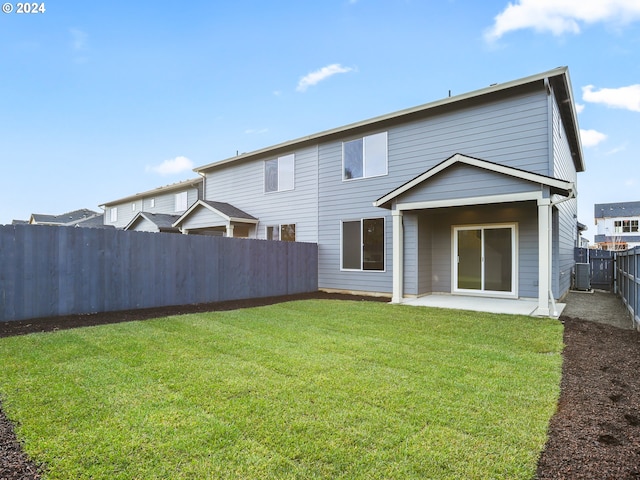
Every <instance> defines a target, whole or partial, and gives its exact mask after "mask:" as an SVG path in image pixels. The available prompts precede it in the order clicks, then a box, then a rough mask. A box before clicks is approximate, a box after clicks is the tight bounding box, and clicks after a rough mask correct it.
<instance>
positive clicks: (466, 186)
mask: <svg viewBox="0 0 640 480" xmlns="http://www.w3.org/2000/svg"><path fill="white" fill-rule="evenodd" d="M539 190H540V184H537V183H532V182H529V181H527V180H522V179H519V178H514V177H509V176H507V175H504V174H500V173H496V172H491V171H487V170H484V169H482V168H477V167H473V166H470V165H454V166H452V167H450V168H449V169H447V171H446V172H441V173H439V174H438V175H436V176H434V177H432V178H430V179H428V180H427V181H426V182H425V184H423V185H419V186H416V187H415V188H413V189H411V190H410V191H409V192H407V193H406V194H404V195H402V200H401V203H411V202H429V201H436V200H449V199H456V198H472V197H480V196H487V195H502V194H510V193H522V192H530V191H539Z"/></svg>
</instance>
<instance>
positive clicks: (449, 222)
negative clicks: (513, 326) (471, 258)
mask: <svg viewBox="0 0 640 480" xmlns="http://www.w3.org/2000/svg"><path fill="white" fill-rule="evenodd" d="M537 222H538V220H537V206H536V203H535V202H521V203H512V204H505V205H491V206H477V207H457V208H448V209H446V210H445V209H434V210H429V211H423V212H421V213H420V214H419V223H420V226H419V231H420V233H421V238H422V237H424V239H423V240H421V242H420V251H419V261H420V264H419V266H418V269H419V271H420V276H419V277H417V278H418V280H419V283H418V284H417V285H412V284H410V285H407V284H405V290H406V293H409V292H413V291H417V294H418V295H424V294H428V293H451V291H452V290H451V282H452V255H453V253H452V248H453V241H452V232H453V227H456V226H468V225H488V224H496V223H515V224H517V242H518V257H517V261H518V295H519V296H520V297H526V298H535V297H537V296H538V223H537ZM425 233H427V234H426V235H425ZM408 244H409V243H408V242H407V241H406V239H405V245H408ZM405 280H411V277H410V278H407V276H406V275H405Z"/></svg>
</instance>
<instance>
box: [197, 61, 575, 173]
mask: <svg viewBox="0 0 640 480" xmlns="http://www.w3.org/2000/svg"><path fill="white" fill-rule="evenodd" d="M534 84H539V85H540V88H543V86H544V88H546V89H547V91H548V92H551V90H553V93H554V95H555V96H556V99H557V103H558V106H559V109H560V115H561V117H562V120H563V123H564V124H565V126H566V132H567V138H568V141H569V145H570V147H571V155H572V157H573V161H574V164H575V167H576V170H577V171H578V172H582V171H584V160H583V158H582V147H581V143H580V129H579V127H578V120H577V115H576V111H575V103H574V100H573V93H572V87H571V81H570V79H569V69H568V68H567V67H558V68H555V69H553V70H549V71H547V72H543V73H539V74H536V75H531V76H529V77H524V78H521V79H518V80H512V81H509V82H505V83H496V84H493V85H490V86H489V87H486V88H482V89H479V90H475V91H472V92H469V93H463V94H461V95H455V96H452V97H446V98H443V99H441V100H437V101H435V102H430V103H426V104H423V105H419V106H416V107H412V108H407V109H405V110H400V111H397V112H393V113H389V114H386V115H381V116H378V117H374V118H371V119H368V120H363V121H361V122H356V123H351V124H349V125H345V126H342V127H338V128H334V129H331V130H325V131H323V132H319V133H316V134H313V135H309V136H305V137H301V138H298V139H295V140H290V141H287V142H283V143H280V144H277V145H273V146H269V147H266V148H262V149H260V150H255V151H253V152H249V153H243V154H241V155H237V156H235V157H231V158H228V159H226V160H220V161H217V162H213V163H210V164H207V165H204V166H202V167H198V168H195V169H194V171H196V172H199V173H204V172H206V171H208V170H213V169H216V168H219V167H223V166H225V165H227V164H230V163H237V162H244V161H247V160H251V159H254V158H255V157H258V156H266V155H274V156H275V155H278V154H281V153H285V152H290V151H291V150H294V149H296V148H301V147H303V146H306V145H314V144H317V143H318V142H320V141H328V140H330V139H332V138H333V137H344V136H345V135H356V134H359V133H361V132H365V131H367V130H371V129H373V128H380V129H383V128H388V127H390V126H393V125H397V124H401V123H404V122H407V121H410V120H413V119H419V118H424V117H427V116H430V115H434V114H436V113H437V112H439V111H441V110H442V109H449V108H457V107H458V106H461V105H464V104H467V103H473V102H478V101H480V100H481V99H487V100H486V101H489V100H490V99H493V98H496V97H497V98H499V97H500V96H503V97H504V96H507V95H509V94H511V92H513V91H514V90H515V91H517V90H519V89H522V88H527V86H531V85H534ZM549 87H553V89H551V88H549Z"/></svg>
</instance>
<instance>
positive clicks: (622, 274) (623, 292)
mask: <svg viewBox="0 0 640 480" xmlns="http://www.w3.org/2000/svg"><path fill="white" fill-rule="evenodd" d="M616 283H617V290H618V292H617V293H618V294H619V295H620V296H621V297H622V301H623V302H624V304H625V305H626V306H627V309H628V310H629V312H630V313H631V316H632V318H633V323H634V325H635V327H636V329H638V330H640V247H635V248H633V249H631V250H625V251H622V252H616Z"/></svg>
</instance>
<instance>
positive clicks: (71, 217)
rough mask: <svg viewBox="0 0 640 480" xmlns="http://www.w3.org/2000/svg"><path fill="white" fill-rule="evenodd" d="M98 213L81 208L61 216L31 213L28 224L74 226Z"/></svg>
mask: <svg viewBox="0 0 640 480" xmlns="http://www.w3.org/2000/svg"><path fill="white" fill-rule="evenodd" d="M98 215H99V214H98V212H94V211H93V210H89V209H87V208H82V209H80V210H74V211H72V212H67V213H63V214H61V215H47V214H41V213H32V214H31V218H30V219H29V222H30V223H36V224H44V225H75V224H76V223H78V222H81V221H83V220H87V219H90V218H93V217H96V216H98Z"/></svg>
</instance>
